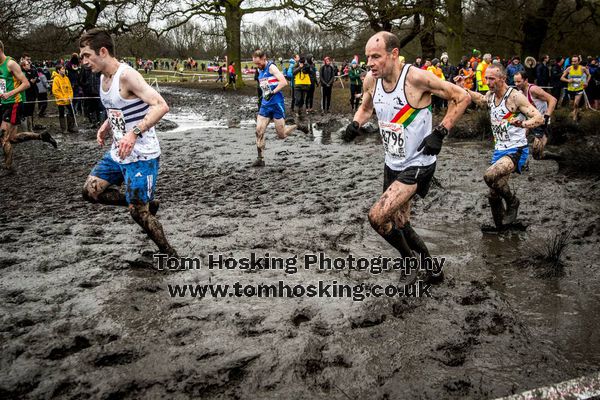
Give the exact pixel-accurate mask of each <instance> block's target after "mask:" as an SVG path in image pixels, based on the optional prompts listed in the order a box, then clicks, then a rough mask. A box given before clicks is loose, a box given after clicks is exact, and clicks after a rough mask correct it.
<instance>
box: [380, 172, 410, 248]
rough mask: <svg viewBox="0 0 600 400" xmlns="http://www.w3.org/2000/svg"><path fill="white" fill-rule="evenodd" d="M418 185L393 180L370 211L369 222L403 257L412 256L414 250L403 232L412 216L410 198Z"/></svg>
mask: <svg viewBox="0 0 600 400" xmlns="http://www.w3.org/2000/svg"><path fill="white" fill-rule="evenodd" d="M416 190H417V185H405V184H403V183H400V182H398V181H395V182H393V183H392V184H391V185H390V187H389V188H388V189H387V190H386V191H385V193H383V195H382V196H381V197H380V198H379V200H377V202H376V203H375V204H374V205H373V207H371V210H370V211H369V215H368V217H369V222H370V223H371V226H372V227H373V229H375V230H376V231H377V233H379V234H380V235H381V237H383V238H384V239H385V240H386V241H387V242H388V243H389V244H390V245H392V246H393V247H394V248H395V249H396V250H398V251H399V252H400V254H401V255H402V256H403V257H411V256H412V250H411V248H410V246H409V244H408V243H407V241H406V238H405V237H404V235H403V233H402V228H403V227H404V225H405V224H406V223H407V222H408V220H409V217H410V198H411V197H412V196H413V195H414V194H415V192H416Z"/></svg>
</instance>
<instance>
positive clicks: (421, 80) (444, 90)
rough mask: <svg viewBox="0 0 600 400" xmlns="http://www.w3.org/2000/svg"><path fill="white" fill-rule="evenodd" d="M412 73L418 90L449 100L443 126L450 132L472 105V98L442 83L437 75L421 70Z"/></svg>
mask: <svg viewBox="0 0 600 400" xmlns="http://www.w3.org/2000/svg"><path fill="white" fill-rule="evenodd" d="M409 72H410V71H409ZM412 73H413V74H414V75H413V76H414V77H415V80H414V84H415V86H416V87H417V88H418V89H421V90H423V91H424V92H430V93H431V94H432V95H435V96H438V97H441V98H442V99H445V100H448V111H446V115H445V116H444V119H442V122H441V124H442V125H443V126H444V127H445V128H446V129H448V130H450V129H452V127H453V126H454V124H456V121H458V119H459V118H460V117H461V116H462V115H463V114H464V113H465V110H466V109H467V107H468V106H469V104H470V103H471V97H470V96H469V95H468V94H467V93H465V91H464V90H463V89H461V88H460V87H458V86H456V85H454V84H452V83H450V82H448V81H442V80H440V79H439V78H438V77H437V76H435V75H432V74H424V73H422V72H421V71H419V70H414V71H413V72H412Z"/></svg>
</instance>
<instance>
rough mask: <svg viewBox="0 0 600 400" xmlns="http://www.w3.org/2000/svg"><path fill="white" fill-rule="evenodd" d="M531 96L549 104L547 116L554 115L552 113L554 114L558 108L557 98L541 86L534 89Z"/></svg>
mask: <svg viewBox="0 0 600 400" xmlns="http://www.w3.org/2000/svg"><path fill="white" fill-rule="evenodd" d="M531 94H532V95H533V96H534V97H535V98H537V99H540V100H543V101H545V102H546V103H548V110H546V114H545V115H552V113H553V112H554V109H555V108H556V98H555V97H554V96H552V95H551V94H550V93H548V92H546V91H545V90H544V89H542V88H541V87H539V86H534V87H532V88H531Z"/></svg>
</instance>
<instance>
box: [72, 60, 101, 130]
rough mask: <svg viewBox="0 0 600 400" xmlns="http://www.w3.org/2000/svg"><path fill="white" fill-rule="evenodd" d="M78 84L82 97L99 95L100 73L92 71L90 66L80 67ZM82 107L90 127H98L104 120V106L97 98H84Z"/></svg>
mask: <svg viewBox="0 0 600 400" xmlns="http://www.w3.org/2000/svg"><path fill="white" fill-rule="evenodd" d="M78 86H79V87H80V88H81V91H82V94H83V97H99V96H100V73H94V72H93V71H92V70H91V69H90V68H85V67H83V68H81V71H80V73H79V82H78ZM83 109H84V112H85V115H86V116H87V118H88V121H89V122H90V124H91V125H92V127H94V128H96V127H99V126H100V123H102V122H104V107H103V106H102V102H101V101H100V99H99V98H91V99H85V100H84V101H83Z"/></svg>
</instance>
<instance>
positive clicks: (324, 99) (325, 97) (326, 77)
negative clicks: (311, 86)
mask: <svg viewBox="0 0 600 400" xmlns="http://www.w3.org/2000/svg"><path fill="white" fill-rule="evenodd" d="M323 62H324V64H323V66H322V67H321V69H320V70H319V80H320V81H321V111H322V112H324V113H326V112H329V108H330V107H331V91H332V89H333V82H334V81H335V69H334V68H333V66H332V65H331V58H329V57H325V58H324V59H323Z"/></svg>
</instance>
